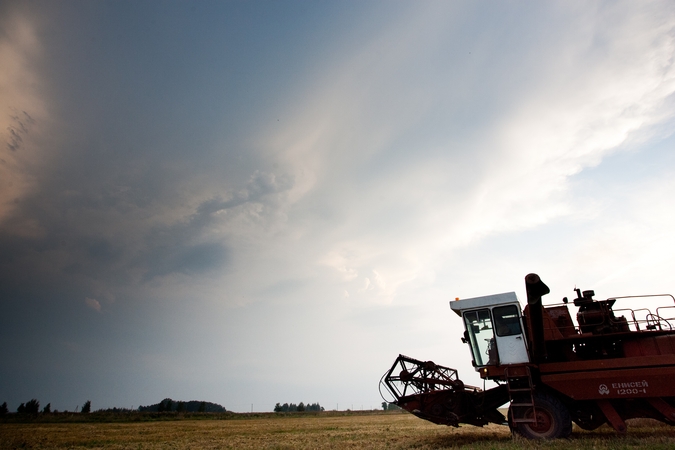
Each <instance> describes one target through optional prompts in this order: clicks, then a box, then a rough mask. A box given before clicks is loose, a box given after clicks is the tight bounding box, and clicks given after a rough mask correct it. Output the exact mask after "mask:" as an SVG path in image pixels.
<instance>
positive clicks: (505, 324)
mask: <svg viewBox="0 0 675 450" xmlns="http://www.w3.org/2000/svg"><path fill="white" fill-rule="evenodd" d="M492 315H493V316H494V319H495V331H496V332H497V336H513V335H516V334H521V333H522V330H521V328H520V315H519V314H518V307H517V306H516V305H507V306H498V307H496V308H493V309H492Z"/></svg>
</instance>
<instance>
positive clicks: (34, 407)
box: [25, 399, 40, 414]
mask: <svg viewBox="0 0 675 450" xmlns="http://www.w3.org/2000/svg"><path fill="white" fill-rule="evenodd" d="M25 412H26V414H37V413H39V412H40V402H38V401H37V400H36V399H32V400H30V401H29V402H27V403H26V410H25Z"/></svg>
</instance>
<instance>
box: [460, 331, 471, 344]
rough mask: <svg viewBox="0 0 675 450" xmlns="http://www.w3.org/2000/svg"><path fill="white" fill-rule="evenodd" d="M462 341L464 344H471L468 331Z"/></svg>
mask: <svg viewBox="0 0 675 450" xmlns="http://www.w3.org/2000/svg"><path fill="white" fill-rule="evenodd" d="M461 339H462V343H463V344H468V343H469V333H468V332H467V331H464V336H462V337H461Z"/></svg>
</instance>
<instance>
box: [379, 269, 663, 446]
mask: <svg viewBox="0 0 675 450" xmlns="http://www.w3.org/2000/svg"><path fill="white" fill-rule="evenodd" d="M525 286H526V290H527V306H526V307H525V309H524V310H523V311H522V313H521V309H520V304H519V303H518V299H517V297H516V294H515V293H514V292H510V293H505V294H497V295H489V296H486V297H477V298H471V299H465V300H456V301H453V302H450V307H451V308H452V310H453V311H454V312H455V313H457V315H459V316H461V317H462V319H463V321H464V326H465V331H464V336H463V337H462V342H464V343H466V344H468V345H469V348H470V349H471V354H472V356H473V366H474V367H475V368H476V371H478V372H479V374H480V376H481V378H483V380H493V381H495V382H497V384H498V386H497V387H494V388H492V389H488V390H482V389H480V388H478V387H475V386H468V385H465V384H464V383H463V382H462V381H461V380H460V379H459V378H458V376H457V371H456V370H454V369H450V368H448V367H443V366H439V365H436V364H434V363H433V362H431V361H419V360H416V359H413V358H409V357H407V356H403V355H399V357H398V358H397V359H396V361H395V362H394V364H393V365H392V367H391V369H389V370H388V371H387V372H386V373H385V374H384V375H383V377H382V380H381V386H384V387H385V388H386V389H387V390H388V391H389V392H390V393H391V395H393V397H394V399H395V400H394V401H393V402H392V403H394V404H396V405H398V406H399V407H401V408H403V409H405V410H407V411H409V412H411V413H413V414H414V415H416V416H418V417H420V418H422V419H425V420H428V421H431V422H434V423H437V424H442V425H452V426H459V424H460V423H467V424H471V425H476V426H483V425H486V424H488V423H490V422H492V423H497V424H504V423H508V425H509V427H510V428H511V430H512V432H514V433H518V434H520V435H522V436H525V437H527V438H531V439H552V438H564V437H567V436H569V434H570V433H571V432H572V422H574V423H576V424H577V425H578V426H579V427H581V428H583V429H585V430H593V429H595V428H597V427H599V426H600V425H602V424H604V423H608V424H609V425H610V426H612V427H613V428H614V429H615V430H616V431H618V432H621V433H623V432H625V431H626V422H625V421H626V419H631V418H637V417H648V418H652V419H657V420H660V421H662V422H665V423H667V424H670V425H675V329H673V326H674V325H675V318H673V317H674V316H675V298H673V296H672V295H648V296H643V297H634V296H631V297H615V298H609V299H607V300H595V299H593V296H594V295H595V293H594V292H593V291H584V292H581V290H580V289H575V291H576V293H577V297H576V298H575V299H574V300H573V304H574V306H576V307H578V311H577V314H576V324H575V323H574V322H573V320H572V316H571V315H570V311H569V309H568V300H567V298H563V300H562V303H561V304H558V305H547V306H543V305H542V300H541V298H542V296H544V295H546V294H548V293H549V292H550V290H549V288H548V287H547V286H546V285H545V284H544V283H543V282H542V281H541V280H540V279H539V276H538V275H536V274H533V273H532V274H529V275H527V276H526V277H525ZM645 297H661V298H662V299H664V301H667V303H668V304H667V305H663V306H660V307H657V308H652V309H653V310H650V309H648V308H637V309H629V308H624V309H615V308H614V307H615V303H616V301H617V300H619V299H628V298H631V299H635V298H640V299H644V298H645ZM643 301H644V300H643ZM506 403H508V404H509V410H508V418H505V417H504V416H503V415H502V413H500V412H499V411H498V409H497V408H499V407H500V406H502V405H504V404H506Z"/></svg>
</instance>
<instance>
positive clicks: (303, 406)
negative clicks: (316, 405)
mask: <svg viewBox="0 0 675 450" xmlns="http://www.w3.org/2000/svg"><path fill="white" fill-rule="evenodd" d="M304 410H305V404H304V403H302V402H300V404H299V405H298V411H304Z"/></svg>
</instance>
